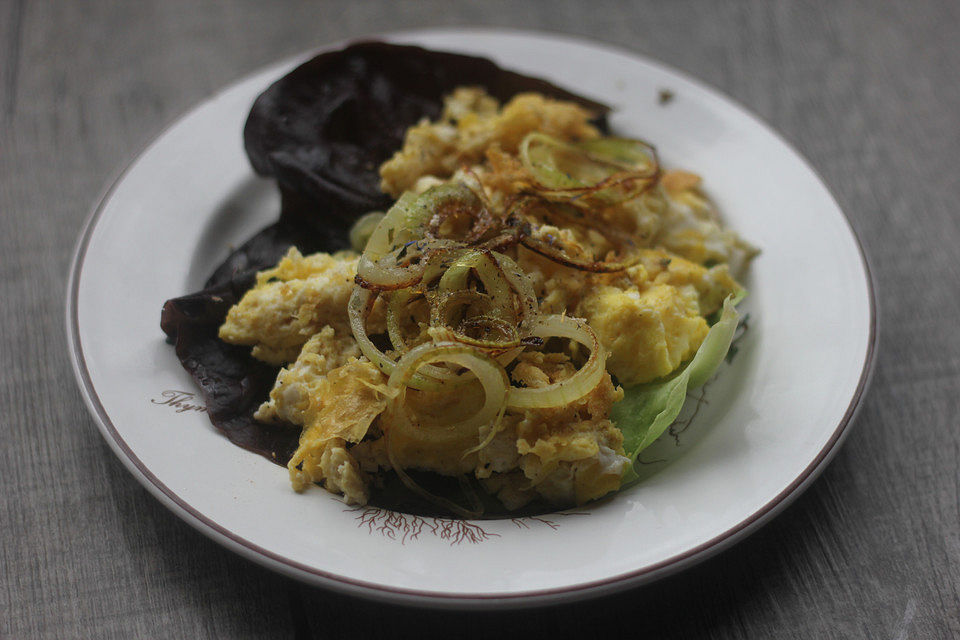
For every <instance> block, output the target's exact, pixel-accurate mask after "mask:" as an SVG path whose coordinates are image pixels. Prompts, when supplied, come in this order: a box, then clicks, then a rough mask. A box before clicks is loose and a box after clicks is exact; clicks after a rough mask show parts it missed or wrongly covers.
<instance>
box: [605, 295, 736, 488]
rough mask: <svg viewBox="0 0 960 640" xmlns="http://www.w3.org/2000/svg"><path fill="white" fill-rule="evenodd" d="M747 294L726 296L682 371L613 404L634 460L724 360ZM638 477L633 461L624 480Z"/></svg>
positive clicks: (613, 413) (629, 392) (613, 417)
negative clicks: (713, 322)
mask: <svg viewBox="0 0 960 640" xmlns="http://www.w3.org/2000/svg"><path fill="white" fill-rule="evenodd" d="M745 294H746V292H745V291H743V290H741V291H739V292H737V293H735V294H733V295H730V296H728V297H727V299H726V300H724V302H723V311H722V313H721V314H720V319H719V320H718V321H717V322H716V323H715V324H714V325H713V326H712V327H711V328H710V332H709V333H707V337H706V338H704V340H703V343H702V344H701V345H700V348H699V349H697V353H696V354H695V355H694V356H693V358H692V359H691V360H690V362H689V363H688V364H687V366H686V367H684V368H683V369H682V370H681V371H680V372H679V373H675V374H674V375H673V376H672V377H670V378H667V379H665V380H662V381H660V382H655V383H651V384H645V385H638V386H636V387H632V388H629V389H626V390H625V393H624V397H623V400H621V401H620V402H618V403H617V404H615V405H613V407H612V409H611V411H610V419H611V420H613V422H614V424H616V425H617V427H619V428H620V431H622V432H623V448H624V451H625V452H626V455H627V457H628V458H630V460H631V461H632V462H636V460H637V456H639V455H640V452H641V451H643V450H644V449H646V448H647V447H649V446H650V445H651V444H653V442H654V441H655V440H656V439H657V438H659V437H660V436H661V435H663V432H664V431H666V430H667V427H669V426H670V425H671V424H673V421H674V420H676V418H677V415H678V414H679V413H680V409H681V408H682V407H683V402H684V400H686V397H687V391H688V390H690V389H696V388H697V387H699V386H702V385H703V384H704V383H705V382H707V380H709V379H710V378H711V377H712V376H713V374H714V373H715V372H716V370H717V367H719V366H720V363H721V362H723V358H724V356H725V355H726V354H727V350H728V349H729V348H730V344H731V343H732V342H733V335H734V333H735V332H736V330H737V324H738V322H739V320H740V314H739V313H737V310H736V305H737V303H739V302H740V300H742V299H743V297H744V295H745ZM635 478H636V472H635V471H634V470H633V466H632V465H631V466H630V467H629V468H628V469H627V471H626V472H625V474H624V482H629V481H631V480H633V479H635Z"/></svg>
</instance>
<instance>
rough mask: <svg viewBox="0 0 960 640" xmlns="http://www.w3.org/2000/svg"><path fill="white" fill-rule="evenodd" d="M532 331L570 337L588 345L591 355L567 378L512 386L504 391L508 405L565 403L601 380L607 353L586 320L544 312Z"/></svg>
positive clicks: (531, 406)
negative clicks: (545, 314) (545, 383)
mask: <svg viewBox="0 0 960 640" xmlns="http://www.w3.org/2000/svg"><path fill="white" fill-rule="evenodd" d="M533 335H535V336H537V337H540V338H543V339H544V340H546V339H548V338H554V337H556V338H567V339H569V340H573V341H575V342H578V343H580V344H582V345H583V346H585V347H587V348H588V349H590V357H589V358H588V359H587V361H586V363H584V365H583V366H582V367H580V370H579V371H577V372H576V373H575V374H573V375H572V376H570V377H569V378H567V379H566V380H560V381H559V382H555V383H553V384H550V385H547V386H545V387H539V388H536V389H533V388H529V389H521V388H517V387H511V388H510V390H509V391H508V392H507V408H508V409H546V408H549V407H559V406H563V405H567V404H570V403H571V402H574V401H576V400H579V399H580V398H582V397H583V396H585V395H587V394H588V393H590V392H591V391H593V390H594V389H595V388H596V387H597V385H598V384H600V381H601V380H602V379H603V374H604V373H605V372H606V369H605V365H606V361H607V353H606V351H605V350H604V349H603V347H602V346H601V345H600V341H599V340H597V335H596V334H595V333H594V332H593V330H592V329H591V328H590V326H589V325H587V323H586V322H585V321H583V320H579V319H575V318H571V317H569V316H561V315H555V314H554V315H550V316H546V317H544V318H542V319H541V320H540V323H539V324H538V325H537V326H536V327H535V328H534V330H533Z"/></svg>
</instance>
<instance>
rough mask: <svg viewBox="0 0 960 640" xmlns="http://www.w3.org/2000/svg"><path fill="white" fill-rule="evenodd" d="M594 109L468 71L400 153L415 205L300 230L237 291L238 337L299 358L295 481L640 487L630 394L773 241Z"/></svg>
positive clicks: (604, 489)
mask: <svg viewBox="0 0 960 640" xmlns="http://www.w3.org/2000/svg"><path fill="white" fill-rule="evenodd" d="M591 118H592V114H591V113H590V112H588V111H586V110H585V109H584V108H582V107H580V106H578V105H576V104H573V103H569V102H562V101H556V100H552V99H549V98H546V97H544V96H541V95H537V94H521V95H518V96H517V97H515V98H513V99H512V100H511V101H510V102H509V103H507V104H505V105H500V104H499V103H498V102H497V101H496V100H495V99H494V98H492V97H491V96H489V95H487V94H486V93H484V92H483V91H482V90H481V89H478V88H470V87H466V88H460V89H457V90H456V91H455V92H453V93H452V94H451V95H450V96H448V97H447V98H446V100H445V109H444V112H443V115H442V116H441V118H440V119H439V120H438V121H435V122H430V121H426V120H424V121H421V122H420V123H418V124H417V125H415V126H413V127H411V128H410V129H409V130H408V131H407V134H406V139H405V143H404V145H403V148H402V149H400V150H399V151H398V152H397V153H396V154H395V155H394V157H393V158H391V159H390V160H388V161H387V162H386V163H384V164H383V165H382V166H381V168H380V175H381V178H382V185H381V188H382V189H383V191H384V192H386V193H388V194H391V195H392V196H393V197H395V198H397V205H396V207H395V208H394V209H392V210H391V211H390V212H387V214H386V216H384V215H382V214H372V215H370V216H365V217H364V218H362V219H361V220H360V221H359V222H358V224H357V227H355V230H354V231H355V233H354V234H353V235H352V239H353V241H354V243H355V245H356V246H355V247H354V251H344V252H340V253H336V254H332V255H329V254H325V253H321V254H315V255H308V256H303V255H300V253H299V252H298V251H297V250H296V249H295V248H292V249H290V251H289V253H287V255H286V256H285V257H284V258H283V259H282V260H281V261H280V263H279V264H278V265H277V266H276V267H275V268H273V269H269V270H267V271H264V272H262V273H260V274H259V276H258V278H257V283H256V285H255V286H254V287H253V288H252V289H251V290H250V291H249V292H247V294H246V295H245V296H244V297H243V299H242V300H241V301H240V302H239V303H238V304H237V305H235V306H234V307H233V308H232V309H231V310H230V312H229V314H228V315H227V318H226V321H225V323H224V324H223V326H222V327H221V328H220V338H221V339H222V340H224V341H226V342H229V343H232V344H238V345H247V346H250V347H252V355H253V356H254V357H256V358H258V359H260V360H262V361H264V362H267V363H270V364H272V365H277V366H280V365H282V367H283V368H282V369H281V370H280V373H279V375H278V377H277V380H276V384H275V386H274V388H273V390H272V392H271V393H270V398H269V400H268V401H267V402H265V403H264V404H263V405H262V406H261V407H260V409H259V411H258V412H257V414H256V418H257V420H260V421H263V422H277V423H289V424H292V425H296V426H298V427H300V428H301V429H302V434H301V437H300V444H299V448H298V450H297V451H296V453H295V454H294V456H293V458H292V459H291V460H290V462H289V465H288V468H289V472H290V478H291V482H292V485H293V488H294V489H295V490H297V491H302V490H304V489H306V488H308V487H310V486H313V485H317V484H318V485H321V486H323V487H325V488H326V489H327V490H328V491H331V492H333V493H336V494H342V496H343V499H344V500H345V501H346V502H347V503H351V504H365V503H366V502H367V501H368V500H369V499H370V495H371V491H372V490H375V489H376V487H377V486H378V484H379V483H380V478H381V474H382V473H384V472H386V471H389V470H394V471H396V472H397V473H398V474H399V475H400V476H401V478H403V480H404V482H405V483H406V484H407V485H408V486H409V487H410V488H411V489H413V490H415V491H418V492H420V493H421V494H426V495H427V497H433V496H430V495H429V493H428V492H426V491H425V490H422V489H420V488H419V486H418V485H417V483H416V482H415V481H414V480H413V479H412V478H410V476H409V475H408V474H407V473H406V470H410V469H416V470H423V471H432V472H435V473H438V474H441V475H446V476H458V477H463V478H469V479H470V482H473V483H479V484H480V485H481V486H482V487H483V488H484V489H485V490H486V491H487V492H488V493H489V494H491V495H495V496H496V497H497V498H499V500H500V501H501V502H502V503H503V504H504V505H505V506H506V507H507V508H508V509H517V508H519V507H522V506H523V505H525V504H527V503H528V502H530V501H531V500H534V499H537V498H540V499H545V500H547V501H549V502H551V503H553V504H556V505H559V506H570V505H576V504H582V503H584V502H587V501H590V500H593V499H596V498H599V497H601V496H604V495H606V494H608V493H611V492H614V491H617V490H618V489H619V488H620V486H621V483H622V481H623V479H624V477H625V476H626V474H627V472H628V470H629V469H630V468H631V465H632V456H631V452H628V451H625V450H624V433H623V432H622V430H621V428H620V427H618V425H617V424H614V422H613V421H611V418H610V415H611V407H613V406H614V405H615V403H617V402H619V401H621V399H622V398H623V397H624V389H625V388H626V389H627V390H628V391H629V389H631V388H634V387H637V385H647V384H650V383H657V382H658V381H662V380H664V379H669V377H670V376H672V375H676V374H677V372H679V371H681V370H682V368H683V367H684V366H685V364H686V363H688V362H689V361H690V360H691V358H693V357H694V355H695V354H697V351H698V349H700V347H701V345H702V344H703V343H704V340H705V338H706V337H707V335H708V332H710V330H711V325H710V322H709V320H710V319H713V320H715V319H716V317H717V316H718V315H719V314H718V312H719V311H720V310H721V307H722V306H723V305H724V301H725V300H727V299H728V298H730V297H731V296H733V295H735V294H737V293H738V292H739V291H740V290H741V286H740V285H739V284H738V283H737V281H736V280H735V275H737V274H739V273H741V272H742V271H743V270H744V269H745V268H746V266H747V264H748V263H749V261H750V258H751V257H752V256H753V255H754V254H755V253H756V249H754V248H753V247H752V246H750V245H749V244H748V243H746V242H744V241H743V240H741V239H740V238H739V237H738V236H737V235H736V234H735V233H734V232H732V231H730V230H728V229H725V228H724V227H723V226H722V225H721V223H720V220H719V216H718V214H717V211H716V210H715V208H714V207H713V205H712V204H711V203H710V202H709V200H708V199H707V198H706V197H705V196H704V194H703V193H702V192H701V191H700V178H699V177H698V176H696V175H695V174H692V173H689V172H686V171H666V172H664V171H662V170H661V168H660V167H659V164H657V161H656V155H655V152H654V151H653V149H652V147H649V146H648V145H645V144H644V143H640V142H639V141H626V140H621V139H617V138H607V137H604V136H602V135H601V132H600V131H599V130H598V129H597V128H596V127H595V126H594V125H593V124H592V123H591ZM358 273H359V275H358ZM637 388H643V387H637ZM634 456H635V454H634ZM436 500H437V501H439V502H440V503H442V504H443V505H444V506H446V507H448V508H449V509H450V510H451V511H454V512H455V513H458V514H460V515H467V516H475V515H477V513H476V512H475V510H473V509H471V508H469V507H464V506H462V505H459V506H458V505H451V504H449V502H450V501H448V500H445V499H441V498H436Z"/></svg>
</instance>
